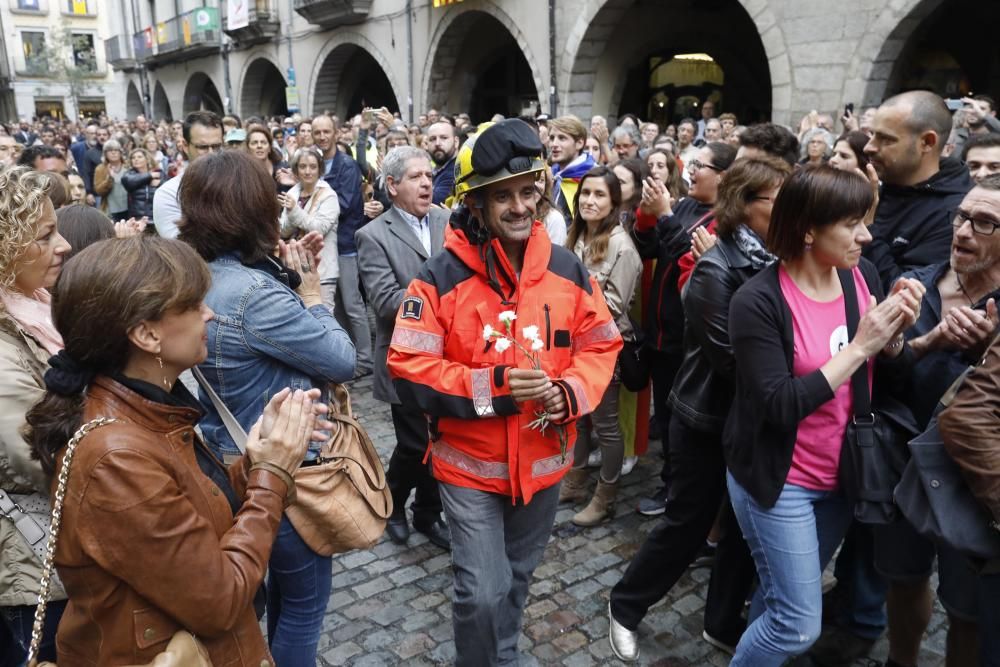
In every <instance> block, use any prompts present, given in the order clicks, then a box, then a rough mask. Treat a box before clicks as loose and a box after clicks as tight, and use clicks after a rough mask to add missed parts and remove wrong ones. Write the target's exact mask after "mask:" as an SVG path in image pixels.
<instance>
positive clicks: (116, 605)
mask: <svg viewBox="0 0 1000 667" xmlns="http://www.w3.org/2000/svg"><path fill="white" fill-rule="evenodd" d="M209 281H210V277H209V273H208V270H207V268H206V267H205V264H204V263H203V262H202V261H201V259H200V258H199V257H198V256H197V254H196V253H195V252H194V251H193V250H191V248H189V247H188V246H186V245H185V244H183V243H180V242H178V241H170V240H166V239H160V238H155V237H144V236H136V237H132V238H128V239H115V240H108V241H102V242H100V243H97V244H94V245H92V246H90V247H88V248H86V249H85V250H83V251H82V252H80V253H79V254H78V255H76V256H75V257H74V258H73V261H72V262H71V263H68V264H67V266H66V268H65V270H64V271H63V275H62V277H61V280H60V281H59V284H58V285H57V287H56V289H55V292H54V294H53V299H52V314H53V319H54V321H55V322H56V327H57V329H58V331H59V333H60V334H61V336H62V338H63V340H64V341H65V347H64V349H63V351H62V352H60V353H59V354H58V355H57V356H55V357H53V358H52V359H51V361H50V364H51V367H50V370H49V371H48V372H47V373H46V375H45V384H46V387H47V392H46V394H45V397H44V398H43V399H42V401H41V402H39V403H38V404H36V405H35V407H34V408H32V410H31V411H30V412H29V413H28V417H27V422H28V430H27V437H28V440H29V441H30V443H31V445H32V448H33V450H34V453H35V454H36V455H37V456H38V458H39V460H40V461H41V463H42V467H43V468H44V469H45V471H46V472H48V473H49V474H51V475H52V478H53V493H54V498H53V506H54V511H53V523H52V539H51V540H50V542H49V552H48V557H47V561H48V562H47V563H46V565H47V567H46V570H49V569H50V568H51V564H52V562H53V561H54V563H55V566H56V568H57V570H58V571H59V575H60V577H61V578H62V581H63V583H64V585H65V587H66V590H67V592H68V593H69V596H70V600H71V601H70V602H69V604H68V605H67V607H66V611H65V613H64V614H63V618H62V621H61V623H60V625H59V631H58V634H57V636H56V645H57V652H58V658H59V662H60V663H61V664H62V665H64V667H65V666H66V665H101V667H105V666H108V667H113V666H116V665H135V664H142V663H147V662H150V661H154V664H157V665H158V664H161V663H163V662H164V661H166V660H169V659H171V658H175V657H176V659H175V660H174V662H167V663H166V664H177V665H180V664H183V665H191V666H192V667H194V666H198V667H200V666H201V665H206V664H214V665H240V666H245V667H251V666H252V667H258V666H260V665H273V664H274V663H273V660H272V658H271V655H270V652H269V651H268V648H267V644H266V643H265V641H264V638H263V635H262V634H261V632H260V626H259V625H258V623H257V617H256V615H255V613H254V608H253V604H252V601H253V598H254V595H255V593H256V591H257V589H258V588H259V586H260V583H261V581H262V580H263V578H264V572H265V568H266V564H267V561H268V558H269V557H270V553H271V545H272V544H273V542H274V538H275V535H276V533H277V530H278V525H279V522H280V520H281V515H282V511H283V509H284V507H285V505H287V503H288V502H290V500H291V499H292V498H294V491H295V486H294V482H293V479H292V474H293V473H294V472H295V470H296V469H297V468H298V466H299V464H300V463H301V461H302V457H303V455H304V453H305V451H306V447H307V443H308V441H309V439H310V437H312V436H313V435H314V434H313V427H314V426H317V425H318V426H319V427H322V428H326V427H327V426H328V425H327V424H326V423H325V422H324V421H320V422H319V423H318V424H317V422H316V417H315V415H316V413H317V412H318V411H319V408H316V407H314V403H313V402H314V400H315V399H316V398H318V395H319V392H310V391H302V390H296V391H294V392H292V391H291V390H289V389H283V390H282V391H279V392H276V393H275V395H274V396H273V397H272V398H271V400H270V401H269V403H268V404H267V406H266V407H265V408H264V410H263V416H262V417H261V418H260V419H255V422H256V423H255V425H254V427H253V429H251V432H250V435H249V437H248V440H247V456H245V457H242V458H240V459H238V460H237V461H235V462H234V463H232V464H231V465H230V466H229V467H228V469H226V468H223V466H222V464H221V463H220V462H219V461H218V460H217V459H215V458H214V457H213V456H212V455H211V453H210V452H209V451H208V449H207V447H206V446H205V445H204V443H202V442H201V440H200V439H199V438H198V436H197V435H196V434H195V431H194V425H195V424H196V423H197V421H198V419H199V418H200V417H201V415H202V411H201V408H200V406H199V404H198V402H197V400H196V399H195V398H194V397H193V396H192V395H191V394H190V393H189V392H188V391H187V390H186V389H185V388H184V385H183V384H182V383H180V382H178V381H177V378H178V376H179V375H180V373H181V372H183V371H185V370H187V369H189V368H191V367H193V366H194V365H196V364H197V363H198V362H200V361H202V360H204V359H205V357H206V356H207V354H208V350H207V348H206V335H205V329H206V324H207V322H208V321H209V320H211V319H212V317H213V313H212V311H211V310H210V309H209V308H208V307H207V306H205V304H204V301H203V299H204V297H205V294H206V292H207V291H208V286H209ZM84 303H86V308H82V307H81V304H84ZM67 441H68V444H67ZM216 473H221V474H222V478H221V481H222V484H216V483H215V482H213V480H212V478H211V477H212V476H213V475H214V476H215V479H220V478H219V476H218V475H217V474H216ZM226 482H228V484H227V483H226ZM234 508H235V509H234ZM234 515H235V516H234ZM53 541H54V542H55V546H54V547H53ZM46 588H47V581H46V578H45V577H44V576H43V583H42V594H41V599H42V601H43V602H44V600H45V597H46ZM43 619H44V612H43V613H42V614H40V617H36V627H38V626H39V624H40V623H41V622H42V621H43ZM186 633H188V634H190V635H193V636H194V637H197V638H198V640H199V641H200V642H201V644H202V647H203V649H204V651H201V650H200V649H199V648H198V647H197V645H196V644H195V642H194V641H192V638H191V637H190V636H188V634H186ZM179 644H180V645H184V646H186V648H182V650H181V652H180V653H179V654H175V653H168V654H167V655H166V656H163V655H161V654H164V653H167V651H168V649H169V650H170V651H171V652H173V651H174V649H177V648H178V645H179ZM32 648H34V644H33V646H32ZM184 651H187V656H188V657H186V658H185V657H179V656H183V655H185V653H184ZM32 653H33V651H32ZM204 655H207V656H208V658H207V660H206V659H205V658H204ZM158 656H159V658H158ZM199 656H201V657H199ZM30 657H31V658H34V655H32V656H30ZM157 660H159V662H156V661H157Z"/></svg>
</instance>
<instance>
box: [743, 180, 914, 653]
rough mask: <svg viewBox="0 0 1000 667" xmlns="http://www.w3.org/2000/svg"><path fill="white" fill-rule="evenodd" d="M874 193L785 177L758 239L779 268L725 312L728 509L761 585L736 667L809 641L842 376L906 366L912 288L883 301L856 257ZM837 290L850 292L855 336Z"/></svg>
mask: <svg viewBox="0 0 1000 667" xmlns="http://www.w3.org/2000/svg"><path fill="white" fill-rule="evenodd" d="M877 185H878V180H877V177H876V175H875V173H874V171H869V181H868V182H866V181H865V179H864V178H862V177H861V176H859V175H858V174H856V173H848V172H843V171H837V170H835V169H833V168H832V167H827V166H820V167H814V168H807V169H803V170H801V171H798V172H796V173H795V174H793V175H792V176H791V177H790V178H789V179H788V180H787V181H786V182H785V184H784V185H783V186H782V188H781V190H780V192H779V193H778V196H777V198H776V200H775V202H774V208H773V211H772V214H771V224H770V227H769V229H768V234H767V246H768V249H769V250H770V251H771V252H772V253H773V254H775V255H776V256H777V257H778V258H779V259H780V260H781V261H780V262H776V263H775V264H772V265H771V266H770V267H768V268H766V269H764V270H763V271H761V272H760V273H759V274H757V275H756V276H755V277H754V278H752V279H751V280H750V281H748V282H747V283H746V284H745V285H744V286H743V287H742V288H740V290H739V291H738V292H737V293H736V295H735V296H734V297H733V301H732V305H731V307H730V311H729V330H730V338H731V341H732V347H733V353H734V355H735V358H736V366H737V377H736V398H735V400H734V402H733V406H732V409H731V411H730V414H729V419H728V420H727V423H726V428H725V432H724V434H723V446H724V449H725V454H726V466H727V469H728V472H729V474H728V487H729V494H730V498H731V500H732V503H733V510H734V511H735V513H736V517H737V520H738V521H739V524H740V528H741V529H742V531H743V534H744V536H745V537H746V540H747V544H748V545H749V547H750V551H751V553H752V555H753V558H754V561H755V563H756V566H757V574H758V576H759V578H760V587H759V589H758V591H757V594H756V596H755V598H754V604H753V607H752V608H751V614H750V618H751V620H752V622H751V623H750V625H749V626H748V627H747V630H746V632H745V633H744V634H743V637H742V638H741V639H740V642H739V645H738V646H737V648H736V654H735V656H734V658H733V661H732V663H730V664H731V665H733V667H742V666H746V665H752V666H753V667H769V666H771V665H773V666H774V667H777V666H778V665H781V664H783V663H784V662H785V660H787V659H788V658H789V657H791V656H795V655H798V654H800V653H804V652H805V651H806V650H807V649H808V648H809V647H810V646H811V645H812V643H813V642H814V641H815V640H816V638H817V637H818V636H819V633H820V627H821V614H822V590H821V580H822V572H823V567H824V566H825V565H826V563H827V561H828V560H829V559H830V557H831V556H832V554H833V551H834V549H835V548H836V546H837V545H838V544H839V543H840V541H841V539H842V538H843V536H844V532H845V531H846V529H847V525H848V523H849V521H850V518H851V512H850V510H849V507H848V504H847V503H846V501H845V500H844V498H843V496H842V495H841V494H840V493H839V492H838V488H837V486H838V484H837V472H838V470H837V469H838V463H839V460H840V449H841V444H842V442H843V439H844V432H845V429H846V427H847V423H848V420H849V419H850V418H851V413H852V398H851V386H850V378H851V376H852V375H853V374H854V372H855V371H856V370H857V369H859V368H860V367H861V366H862V364H868V366H869V369H868V373H869V375H868V377H869V382H871V378H872V373H873V370H874V372H875V373H882V372H886V373H891V374H895V375H896V376H897V377H901V376H905V373H906V372H907V369H908V359H909V354H908V353H906V350H905V345H904V343H903V338H902V332H903V331H904V330H905V329H907V328H908V327H910V326H911V325H912V324H913V322H914V321H915V320H916V317H917V314H918V312H919V308H920V300H921V298H922V296H923V287H922V286H921V285H919V284H916V283H915V281H909V280H901V281H899V282H898V283H897V284H896V285H895V286H894V288H893V291H892V294H891V295H890V296H889V297H888V298H885V299H884V300H883V294H882V289H881V284H880V282H879V278H878V273H877V272H876V270H875V267H874V266H872V265H871V264H870V263H868V262H867V261H865V260H862V259H861V248H862V247H863V246H864V244H866V243H868V242H869V241H870V240H871V234H869V232H868V228H867V226H866V221H867V219H868V212H869V211H870V210H871V209H872V207H873V206H874V204H875V191H876V190H875V189H876V188H877ZM842 285H853V287H854V291H855V293H856V295H857V301H858V310H859V313H860V315H861V319H860V323H859V324H858V329H857V333H856V335H855V336H854V339H853V340H849V339H848V333H847V313H846V310H845V303H844V301H845V300H844V288H843V287H842ZM878 301H881V303H878V305H876V302H878ZM876 357H877V359H876Z"/></svg>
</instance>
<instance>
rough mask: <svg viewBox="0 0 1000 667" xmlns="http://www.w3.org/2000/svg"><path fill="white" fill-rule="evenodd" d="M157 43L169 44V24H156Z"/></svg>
mask: <svg viewBox="0 0 1000 667" xmlns="http://www.w3.org/2000/svg"><path fill="white" fill-rule="evenodd" d="M156 43H157V44H166V43H167V24H166V23H157V24H156Z"/></svg>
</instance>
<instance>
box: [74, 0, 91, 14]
mask: <svg viewBox="0 0 1000 667" xmlns="http://www.w3.org/2000/svg"><path fill="white" fill-rule="evenodd" d="M70 4H71V5H72V8H73V13H74V14H78V15H83V14H87V13H88V12H87V0H71V3H70Z"/></svg>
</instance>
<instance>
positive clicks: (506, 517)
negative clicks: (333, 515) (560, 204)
mask: <svg viewBox="0 0 1000 667" xmlns="http://www.w3.org/2000/svg"><path fill="white" fill-rule="evenodd" d="M397 150H398V149H397ZM542 151H543V147H542V143H541V140H540V139H539V138H538V135H537V134H536V133H535V131H534V130H533V129H532V128H531V127H530V126H529V125H528V124H527V123H525V122H524V121H522V120H520V119H516V118H514V119H509V120H503V121H500V122H498V123H495V124H493V125H491V126H490V127H488V128H486V129H484V130H483V131H482V132H480V133H479V134H478V135H474V136H473V137H471V138H470V139H469V140H468V141H467V142H466V143H465V145H464V146H463V147H462V148H461V150H460V151H459V153H458V156H457V157H456V160H455V164H456V167H455V181H456V196H457V197H458V199H459V202H460V205H459V206H458V208H457V210H456V211H455V212H453V214H452V217H451V220H450V222H449V228H448V229H447V230H446V232H445V240H444V251H443V252H440V253H438V254H436V255H434V256H432V257H431V258H430V259H429V260H427V262H426V264H424V266H423V268H422V269H420V271H419V273H418V274H417V277H416V278H414V279H413V281H412V282H411V283H410V286H409V288H408V289H407V290H406V294H405V296H404V297H403V299H402V301H401V303H400V307H399V312H398V315H397V316H396V322H395V326H394V327H393V332H392V342H391V344H390V346H389V354H388V367H389V374H390V375H391V376H392V378H393V385H394V387H395V390H396V393H397V394H398V396H399V399H400V400H401V401H402V402H403V403H404V404H406V405H409V406H413V408H414V409H416V410H420V411H422V412H423V413H425V414H427V415H428V416H429V417H430V430H431V437H430V444H429V447H428V450H429V452H430V454H431V456H432V458H431V460H432V469H433V473H434V477H435V478H436V479H437V480H438V482H439V488H440V493H441V502H442V505H443V506H444V511H445V514H446V515H447V518H448V525H449V526H450V527H451V546H452V567H453V571H454V575H455V595H454V603H453V606H452V612H453V625H454V632H455V652H456V660H455V663H456V665H458V666H459V667H465V666H470V667H472V666H475V667H479V666H480V665H497V664H517V662H518V650H517V642H518V637H519V636H520V632H521V616H522V612H523V610H524V603H525V600H526V599H527V595H528V586H529V585H530V583H531V577H532V573H533V572H534V570H535V567H536V566H537V565H538V563H539V561H540V560H541V557H542V553H543V552H544V550H545V545H546V543H547V542H548V540H549V536H550V534H551V532H552V524H553V521H554V519H555V513H556V505H557V501H558V498H559V483H560V481H561V480H562V478H563V475H564V474H565V473H566V471H567V470H569V468H570V466H571V465H572V463H573V457H572V453H568V452H567V451H566V449H565V446H566V445H567V444H569V443H572V442H573V441H574V438H575V431H576V429H575V421H576V420H577V419H578V418H579V417H582V416H583V415H585V414H587V413H589V412H591V410H592V408H593V406H596V405H597V404H598V403H599V402H600V399H601V396H602V395H603V394H604V390H605V388H606V387H607V386H608V384H609V383H610V381H611V375H612V372H613V370H614V367H615V362H616V360H617V357H618V351H619V350H620V349H621V347H622V342H621V335H620V334H619V333H618V328H617V327H616V326H615V323H614V320H612V318H611V314H610V313H609V311H608V307H607V305H606V304H605V302H604V298H603V296H602V295H601V290H600V289H599V288H598V287H597V284H596V282H594V280H593V279H592V278H590V276H589V275H588V273H587V270H586V268H584V266H583V264H582V263H581V262H580V260H578V259H577V258H576V256H574V255H573V253H571V252H570V251H569V250H567V249H566V248H563V247H560V246H553V245H552V242H551V241H550V240H549V236H548V234H546V233H545V232H544V226H543V225H542V223H541V222H540V221H538V220H536V219H535V215H536V211H537V203H538V197H539V195H538V190H537V189H536V188H535V180H536V179H537V178H538V174H539V172H541V171H542V170H543V169H545V163H544V161H543V160H542ZM504 320H506V322H507V323H506V324H504V323H502V322H503V321H504ZM487 327H489V328H487ZM494 331H495V332H496V333H497V334H501V335H502V336H500V337H498V336H497V335H494V333H493V332H494ZM511 340H513V341H515V342H514V343H512V342H511ZM519 345H520V346H524V350H522V349H521V348H520V347H518V346H519ZM525 350H529V352H528V353H530V354H531V355H533V357H534V358H533V359H531V360H529V359H528V358H527V354H528V353H526V352H525ZM541 414H545V415H546V420H547V421H548V422H549V424H548V426H547V427H546V429H545V430H544V431H542V430H540V429H538V428H534V427H532V424H533V422H535V421H536V420H537V419H538V418H539V415H541ZM560 431H563V432H564V435H565V436H566V441H563V440H562V439H561V438H560V437H559V432H560Z"/></svg>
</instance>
